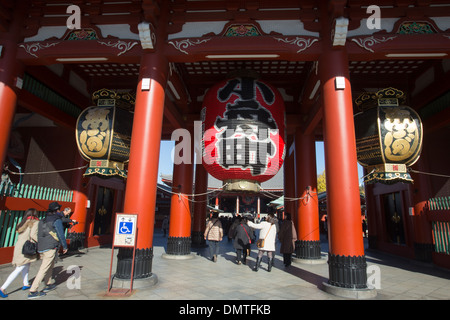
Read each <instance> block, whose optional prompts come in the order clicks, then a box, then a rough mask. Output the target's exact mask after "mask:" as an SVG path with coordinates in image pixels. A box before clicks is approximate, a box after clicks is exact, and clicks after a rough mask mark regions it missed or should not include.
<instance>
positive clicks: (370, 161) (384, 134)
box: [354, 88, 423, 184]
mask: <svg viewBox="0 0 450 320" xmlns="http://www.w3.org/2000/svg"><path fill="white" fill-rule="evenodd" d="M405 101H406V99H405V94H404V93H403V92H402V91H400V90H398V89H395V88H386V89H383V90H380V91H377V92H373V93H369V92H367V93H363V94H362V95H360V96H359V97H358V98H357V99H356V101H355V103H356V105H357V106H359V107H360V108H361V110H362V112H360V113H358V114H356V115H355V117H354V119H355V135H356V150H357V158H358V162H359V164H360V165H362V166H363V167H365V168H366V169H367V171H368V172H369V174H367V175H366V176H365V177H364V182H367V183H372V182H381V183H385V184H391V183H395V182H412V181H413V180H412V178H411V176H410V174H409V173H408V170H407V168H408V167H409V166H411V165H413V164H414V163H415V162H416V161H417V160H418V159H419V156H420V152H421V149H422V134H423V133H422V121H421V119H420V117H419V115H418V114H417V112H415V111H414V110H413V109H412V108H410V107H408V106H406V105H405Z"/></svg>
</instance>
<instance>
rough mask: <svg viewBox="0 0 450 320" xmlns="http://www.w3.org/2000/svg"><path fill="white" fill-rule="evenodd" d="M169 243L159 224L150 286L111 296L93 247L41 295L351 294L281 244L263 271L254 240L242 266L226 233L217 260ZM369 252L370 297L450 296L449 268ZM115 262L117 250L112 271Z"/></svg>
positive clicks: (100, 254)
mask: <svg viewBox="0 0 450 320" xmlns="http://www.w3.org/2000/svg"><path fill="white" fill-rule="evenodd" d="M323 240H324V241H322V255H323V259H324V260H326V256H327V250H328V244H327V242H326V241H325V239H323ZM166 243H167V237H164V236H163V235H162V233H160V232H158V231H155V236H154V258H153V267H152V271H153V273H154V274H155V275H156V277H157V283H156V284H155V285H153V286H151V287H148V288H138V289H135V290H133V292H132V294H131V295H128V296H107V295H106V291H107V285H108V278H109V272H110V263H111V247H109V248H108V247H104V248H102V247H96V248H89V249H86V250H85V251H83V252H75V253H70V254H67V255H64V256H62V257H61V258H59V259H58V261H57V263H56V264H55V268H54V279H55V283H56V284H57V287H56V289H55V290H53V291H51V292H49V293H48V294H47V295H46V296H43V297H41V298H39V299H36V300H39V301H45V300H110V301H116V300H159V301H167V300H183V301H184V300H188V301H193V300H197V301H198V300H199V301H207V300H208V301H211V300H220V301H223V300H225V301H229V300H234V301H244V300H245V301H248V300H252V301H269V300H272V301H273V300H321V301H323V300H347V299H345V298H342V297H337V296H335V295H332V294H329V293H327V292H325V291H324V290H323V283H324V282H326V281H327V280H328V264H327V263H326V261H324V262H325V263H322V264H303V263H298V262H294V263H293V264H292V266H290V267H288V268H285V267H284V265H283V260H282V259H283V258H282V256H281V255H280V254H279V251H277V255H276V258H275V264H274V268H273V269H272V272H270V273H269V272H267V270H266V268H267V260H266V259H267V257H264V260H263V263H262V265H261V266H262V267H261V269H260V270H259V272H254V271H252V267H253V265H254V263H255V259H256V254H257V250H256V248H255V247H253V248H252V253H251V256H250V258H248V262H247V265H237V264H236V263H235V252H234V249H233V246H232V243H231V242H229V241H228V240H227V239H226V238H225V239H224V240H223V241H222V242H221V247H220V255H219V258H218V261H217V262H215V263H214V262H212V261H210V260H209V258H208V256H209V250H208V248H200V249H195V248H193V249H192V254H191V255H192V259H185V260H177V259H166V258H164V257H163V256H164V254H165V246H166ZM278 245H279V244H278ZM366 259H367V264H368V271H370V272H371V273H370V274H368V276H369V277H370V276H373V277H372V278H371V279H372V280H371V281H373V282H371V283H372V284H374V285H377V286H378V287H379V289H377V290H376V291H377V295H376V297H375V298H373V300H449V299H450V270H446V269H441V268H438V267H436V266H434V265H431V264H426V263H420V262H417V261H412V260H408V259H403V258H399V257H395V256H390V255H386V254H382V253H377V252H373V251H369V250H366ZM116 261H117V257H116V254H115V253H114V255H113V264H114V265H113V272H114V271H115V263H116ZM39 265H40V261H38V262H36V263H34V264H32V266H31V268H30V279H31V280H32V279H33V278H34V276H35V275H36V273H37V270H38V268H39ZM13 269H14V268H13V267H12V266H11V265H9V264H8V265H3V266H0V283H1V284H3V282H4V281H5V279H6V278H7V276H8V275H9V274H10V273H11V272H12V271H13ZM368 273H369V272H368ZM378 275H379V278H375V276H378ZM373 279H375V280H376V279H379V282H375V280H373ZM21 287H22V280H21V276H18V277H17V278H16V280H14V282H13V283H12V284H11V285H10V286H9V288H8V289H7V292H8V294H9V297H8V298H4V299H1V298H0V301H4V300H27V294H28V291H22V290H21ZM42 288H43V285H42V284H41V287H40V289H42ZM36 300H35V301H36ZM0 303H1V302H0Z"/></svg>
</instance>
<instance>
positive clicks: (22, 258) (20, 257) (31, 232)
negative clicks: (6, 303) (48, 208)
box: [0, 208, 39, 298]
mask: <svg viewBox="0 0 450 320" xmlns="http://www.w3.org/2000/svg"><path fill="white" fill-rule="evenodd" d="M38 224H39V218H38V215H37V210H36V209H34V208H30V209H28V210H27V211H26V212H25V215H24V217H23V218H22V221H20V223H19V224H18V225H17V227H16V231H17V233H18V236H17V242H16V244H15V247H14V254H13V260H12V265H13V266H15V267H16V268H15V269H14V271H13V272H11V274H10V275H9V276H8V278H7V279H6V281H5V283H3V285H2V286H1V287H0V297H2V298H6V297H8V294H7V293H6V289H7V288H8V286H9V285H10V284H11V282H13V281H14V279H15V278H16V277H17V276H18V275H19V274H20V273H22V280H23V287H22V290H28V289H29V288H30V284H29V283H28V272H29V270H30V264H31V263H32V262H34V261H36V260H37V253H36V254H35V255H32V256H29V255H24V254H23V253H22V248H23V245H24V244H25V242H26V241H27V240H30V241H32V242H35V243H36V242H37V241H38Z"/></svg>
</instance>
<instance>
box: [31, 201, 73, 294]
mask: <svg viewBox="0 0 450 320" xmlns="http://www.w3.org/2000/svg"><path fill="white" fill-rule="evenodd" d="M60 209H61V205H60V204H59V203H58V202H52V203H50V205H49V206H48V211H47V214H46V216H45V218H44V219H43V220H41V221H39V226H38V252H39V253H40V255H41V259H42V263H41V266H40V268H39V271H38V273H37V275H36V277H35V278H34V281H33V284H32V285H31V288H30V293H29V294H28V299H34V298H39V297H40V296H44V295H46V293H47V292H49V291H51V290H53V289H55V287H56V284H52V283H51V281H52V273H53V267H54V265H55V260H56V258H57V253H58V250H59V246H60V245H61V246H62V247H63V254H65V253H66V252H67V249H68V248H67V242H66V238H65V236H64V227H63V224H62V220H61V215H60V214H59V210H60ZM41 281H44V282H45V284H46V286H45V288H44V290H42V291H41V292H38V289H39V285H40V283H41Z"/></svg>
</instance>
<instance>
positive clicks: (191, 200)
mask: <svg viewBox="0 0 450 320" xmlns="http://www.w3.org/2000/svg"><path fill="white" fill-rule="evenodd" d="M227 185H228V183H225V184H224V185H222V187H220V188H219V189H216V190H211V191H207V192H203V193H197V194H194V193H192V194H184V193H181V192H173V191H170V190H167V189H164V188H162V187H160V186H157V188H158V189H160V190H161V191H164V192H167V193H170V194H172V195H177V196H178V199H181V198H185V199H186V200H188V201H190V202H198V203H201V202H207V201H208V199H206V200H194V199H190V198H195V197H200V196H204V195H208V194H211V193H215V192H217V193H218V194H220V193H221V192H222V191H223V188H224V187H225V186H227Z"/></svg>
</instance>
